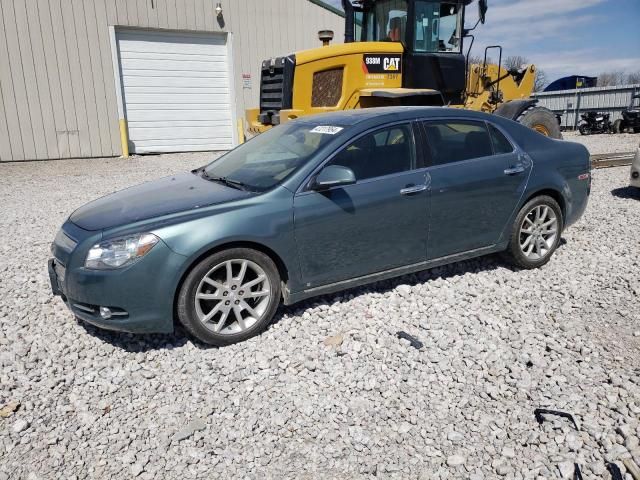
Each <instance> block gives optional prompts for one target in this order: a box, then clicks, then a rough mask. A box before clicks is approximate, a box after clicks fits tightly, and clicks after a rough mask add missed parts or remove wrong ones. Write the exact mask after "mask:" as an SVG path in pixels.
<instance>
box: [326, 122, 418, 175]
mask: <svg viewBox="0 0 640 480" xmlns="http://www.w3.org/2000/svg"><path fill="white" fill-rule="evenodd" d="M414 158H415V156H414V148H413V136H412V134H411V127H410V126H409V125H395V126H393V127H387V128H384V129H381V130H377V131H376V132H373V133H369V134H367V135H364V136H362V137H360V138H359V139H358V140H356V141H354V142H353V143H351V144H350V145H349V146H348V147H346V148H344V149H343V150H342V151H340V152H339V153H338V154H337V155H336V156H335V157H334V158H333V159H332V160H331V161H330V162H329V165H340V166H343V167H347V168H350V169H351V170H353V173H354V174H355V176H356V180H358V181H359V180H366V179H368V178H375V177H382V176H384V175H390V174H392V173H400V172H405V171H408V170H411V169H413V168H414V167H413V166H414V164H415V160H414Z"/></svg>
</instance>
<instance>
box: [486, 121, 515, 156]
mask: <svg viewBox="0 0 640 480" xmlns="http://www.w3.org/2000/svg"><path fill="white" fill-rule="evenodd" d="M489 132H490V133H491V141H492V142H493V151H494V153H495V154H496V155H502V154H503V153H511V152H513V145H511V142H509V140H507V137H505V136H504V135H503V134H502V132H501V131H500V130H498V129H497V128H496V127H494V126H493V125H491V124H489Z"/></svg>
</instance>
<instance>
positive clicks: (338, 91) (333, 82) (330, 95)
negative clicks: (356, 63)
mask: <svg viewBox="0 0 640 480" xmlns="http://www.w3.org/2000/svg"><path fill="white" fill-rule="evenodd" d="M343 72H344V68H343V67H340V68H333V69H331V70H323V71H322V72H316V73H314V74H313V87H312V88H311V106H312V107H335V106H336V105H338V102H339V101H340V97H341V96H342V76H343Z"/></svg>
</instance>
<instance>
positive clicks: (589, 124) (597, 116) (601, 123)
mask: <svg viewBox="0 0 640 480" xmlns="http://www.w3.org/2000/svg"><path fill="white" fill-rule="evenodd" d="M580 116H581V117H582V120H581V121H580V124H579V125H578V130H580V133H581V134H582V135H592V134H594V133H611V132H612V131H613V125H612V124H611V120H610V119H609V114H608V113H600V112H586V113H583V114H581V115H580Z"/></svg>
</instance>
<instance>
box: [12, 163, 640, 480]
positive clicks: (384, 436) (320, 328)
mask: <svg viewBox="0 0 640 480" xmlns="http://www.w3.org/2000/svg"><path fill="white" fill-rule="evenodd" d="M208 157H210V155H205V154H201V155H165V156H161V157H146V158H134V159H132V160H120V159H109V160H72V161H58V162H41V163H27V164H4V165H0V204H1V205H2V215H1V216H0V251H1V252H2V253H3V255H2V256H1V257H0V272H1V276H0V365H1V366H2V370H1V371H0V408H1V407H2V406H3V405H4V408H2V410H0V479H1V480H5V479H21V478H26V479H30V480H32V479H37V478H66V479H84V478H109V477H112V478H134V477H136V478H142V479H151V478H160V479H172V478H176V479H177V478H180V479H189V478H294V477H295V478H309V479H311V478H314V479H315V478H345V479H347V478H348V479H351V478H372V477H376V476H377V477H382V478H421V479H444V478H447V479H450V478H465V479H473V480H478V479H483V478H484V479H489V478H497V477H500V478H508V479H534V478H535V479H545V478H547V479H551V478H560V477H562V478H573V476H572V474H573V462H574V461H575V462H578V463H579V464H580V465H581V466H582V468H583V473H585V478H586V479H589V478H608V477H607V474H606V473H605V460H611V461H618V462H619V463H620V460H622V459H625V458H627V459H628V458H630V457H633V458H635V462H636V463H638V464H640V447H639V446H638V437H639V436H640V435H639V434H640V423H639V418H640V380H639V378H640V375H639V374H640V354H639V351H640V308H639V306H638V296H639V295H640V244H639V242H638V218H640V195H639V194H638V193H637V192H634V191H633V190H631V189H629V188H626V185H627V176H628V168H627V167H624V168H612V169H606V170H599V171H596V172H594V184H593V194H592V198H591V202H590V205H589V208H588V210H587V213H586V214H585V216H584V217H583V219H582V220H581V221H580V222H579V223H578V224H576V225H574V226H573V227H572V228H570V229H568V230H567V231H566V232H565V234H564V235H563V236H564V239H565V240H566V242H565V243H564V244H563V245H562V246H561V248H560V249H559V250H558V251H557V252H556V254H555V256H554V258H553V259H552V261H551V262H550V263H549V264H548V265H547V266H545V267H544V268H542V269H541V270H536V271H517V270H512V269H511V268H509V267H507V266H505V265H504V264H502V263H501V262H500V261H499V260H498V259H497V258H496V257H488V258H483V259H479V260H473V261H466V262H461V263H457V264H454V265H451V266H447V267H443V268H437V269H434V270H431V271H428V272H423V273H420V274H417V275H410V276H405V277H402V278H399V279H396V280H393V281H386V282H381V283H378V284H375V285H373V286H370V287H366V288H360V289H357V290H352V291H350V292H347V293H343V294H339V295H331V296H325V297H322V298H319V299H316V300H312V301H307V302H305V303H302V304H299V305H296V306H293V307H288V308H282V309H281V310H280V312H279V313H278V314H277V317H276V318H277V322H276V323H275V324H274V325H273V326H272V327H270V328H269V330H268V331H267V332H265V333H264V334H263V335H261V336H259V337H257V338H253V339H251V340H249V341H247V342H244V343H242V344H239V345H234V346H231V347H227V348H223V349H215V348H207V347H205V346H203V345H201V344H199V343H196V342H194V341H193V340H192V339H190V338H188V337H187V336H185V334H184V333H183V332H182V331H178V332H177V333H176V334H175V335H167V336H162V335H152V336H133V335H127V334H116V333H109V332H103V331H99V330H97V329H94V328H92V327H89V326H83V325H81V324H78V323H76V322H75V321H74V319H73V317H72V316H71V315H70V313H69V311H68V310H67V309H66V307H65V306H64V305H63V303H62V301H61V300H60V299H59V298H53V297H52V296H51V294H50V293H49V285H48V278H47V273H46V267H45V265H46V260H47V258H48V257H49V242H50V241H51V240H52V239H53V237H54V234H55V232H56V230H57V228H58V227H59V226H60V224H61V223H62V222H63V220H64V219H65V218H66V216H67V215H68V214H69V213H70V212H71V211H72V210H73V209H74V208H75V207H77V206H79V205H81V204H83V203H84V202H86V201H89V200H91V199H93V198H95V197H97V196H98V195H102V194H105V193H107V192H110V191H112V190H114V189H119V188H122V187H126V186H128V185H131V184H134V183H137V182H140V181H143V180H147V179H150V178H156V177H160V176H162V175H165V174H169V173H172V172H177V171H182V170H185V169H187V168H193V167H195V166H198V165H200V164H201V163H203V162H204V159H205V158H208ZM399 330H405V331H407V332H409V333H410V334H412V335H414V336H416V337H417V338H419V339H420V340H421V341H422V342H423V343H424V347H423V348H422V349H421V350H416V349H414V348H412V347H411V346H409V344H408V342H407V341H405V340H399V339H397V338H396V336H395V334H396V332H397V331H399ZM11 402H15V403H11ZM536 407H548V408H554V409H560V410H565V411H568V412H571V413H573V414H574V415H575V416H576V419H577V421H578V425H579V427H580V429H579V431H578V430H576V429H574V428H573V427H572V426H571V424H570V423H569V422H568V421H566V420H564V419H561V418H553V417H548V418H549V421H548V422H544V423H543V424H542V425H538V423H536V420H535V418H534V415H533V410H534V408H536ZM13 410H15V411H13ZM620 465H622V464H621V463H620ZM623 471H624V470H623ZM625 478H626V479H630V478H631V477H630V475H629V474H627V475H626V477H625Z"/></svg>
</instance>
